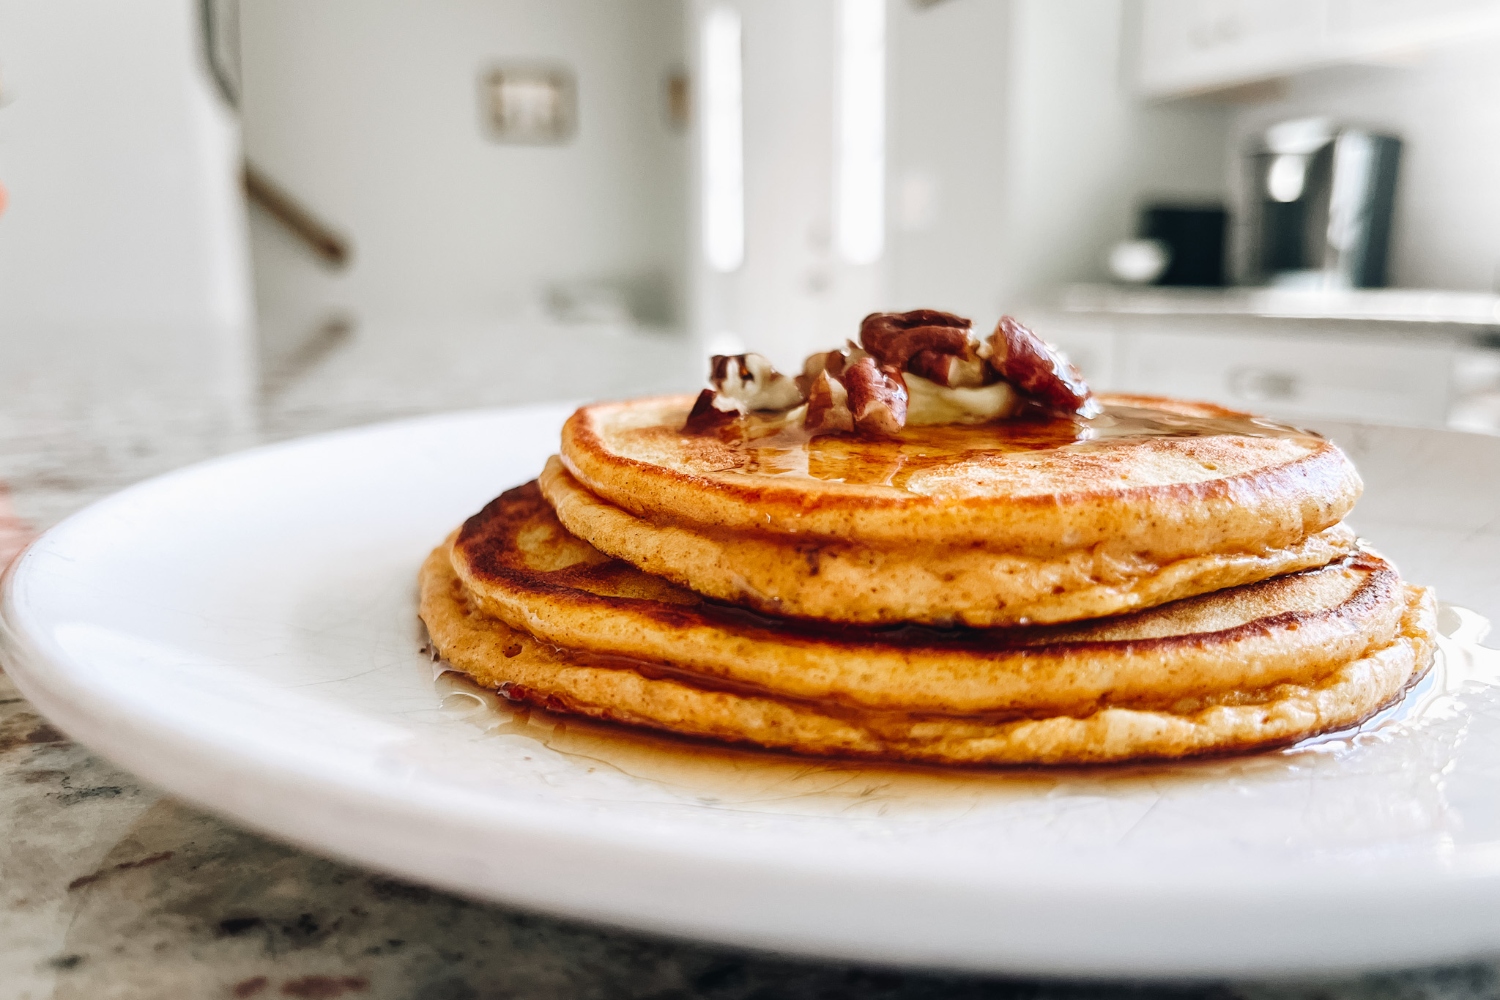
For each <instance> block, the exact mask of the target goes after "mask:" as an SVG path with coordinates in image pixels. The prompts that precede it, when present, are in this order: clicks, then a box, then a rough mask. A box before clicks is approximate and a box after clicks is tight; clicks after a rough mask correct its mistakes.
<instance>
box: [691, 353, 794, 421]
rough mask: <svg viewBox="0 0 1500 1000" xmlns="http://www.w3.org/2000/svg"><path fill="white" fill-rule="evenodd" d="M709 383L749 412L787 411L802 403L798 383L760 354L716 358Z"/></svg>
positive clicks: (710, 371)
mask: <svg viewBox="0 0 1500 1000" xmlns="http://www.w3.org/2000/svg"><path fill="white" fill-rule="evenodd" d="M711 365H712V367H711V368H710V370H709V379H708V380H709V382H711V383H712V384H713V387H714V388H715V389H717V390H719V392H720V393H721V394H722V395H725V396H728V397H729V398H730V399H734V400H738V401H739V402H741V403H743V404H745V406H746V407H747V408H749V409H752V410H789V409H791V408H792V407H794V406H796V405H797V404H798V403H800V402H802V391H801V390H800V389H798V388H797V383H795V382H793V381H792V380H791V379H789V378H787V377H786V376H785V375H783V374H781V373H780V372H779V371H777V370H776V369H775V368H772V367H771V362H769V361H767V360H766V359H765V358H763V357H762V356H761V355H759V354H735V355H731V356H726V355H723V354H715V355H714V357H713V361H712V362H711Z"/></svg>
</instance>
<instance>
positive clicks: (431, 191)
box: [241, 0, 690, 338]
mask: <svg viewBox="0 0 1500 1000" xmlns="http://www.w3.org/2000/svg"><path fill="white" fill-rule="evenodd" d="M241 19H242V22H241V35H242V46H243V58H244V75H245V95H244V101H243V107H244V128H245V143H246V147H247V152H248V155H249V156H250V158H251V159H252V161H253V162H255V163H256V164H257V165H258V166H260V167H261V168H262V169H263V170H264V171H265V172H266V173H267V174H268V175H269V176H270V177H271V178H272V179H273V180H275V181H276V182H278V183H279V184H281V185H282V186H283V187H285V188H286V189H287V190H288V191H290V192H291V193H292V194H294V195H295V196H297V197H298V198H299V199H301V200H302V201H304V202H305V203H306V204H307V205H309V206H310V207H311V208H312V209H314V210H315V211H316V212H317V213H318V214H320V215H321V216H323V217H324V218H325V219H326V220H328V221H329V222H331V223H333V224H334V225H335V226H337V227H339V228H341V229H343V230H344V231H345V232H346V233H347V234H348V235H349V236H350V238H351V239H352V242H353V245H354V250H355V257H354V261H353V264H352V266H351V267H350V268H349V269H348V270H347V271H345V272H342V273H331V272H327V271H325V270H323V269H322V268H321V267H320V266H319V265H318V264H316V263H315V262H313V261H312V260H311V259H310V258H308V257H307V255H306V254H304V253H303V251H301V249H300V248H299V247H298V246H297V245H296V244H295V243H294V242H292V241H291V240H290V239H288V238H287V237H286V236H285V235H284V234H282V233H280V232H279V231H278V230H277V229H276V228H275V226H274V225H273V224H271V223H269V222H268V221H267V220H266V219H265V218H264V217H263V216H260V215H259V213H257V215H256V221H255V228H254V250H255V257H256V268H257V282H258V288H257V294H258V296H259V303H260V306H261V311H262V313H263V319H264V321H265V324H266V326H267V332H268V333H269V334H270V335H271V336H273V337H274V336H278V335H284V336H287V337H292V338H295V337H296V336H301V335H305V333H306V332H307V330H308V329H309V328H310V327H311V326H312V325H315V324H316V322H317V320H318V317H319V316H320V315H321V314H322V313H324V312H326V311H327V310H328V309H330V308H339V309H343V310H347V311H349V312H352V313H353V314H354V315H355V317H356V318H357V319H358V320H359V321H361V323H362V324H369V323H373V324H376V325H379V324H381V323H401V324H413V323H415V324H418V325H422V324H425V325H428V326H431V327H440V326H442V325H443V324H445V323H472V322H475V321H492V320H504V319H514V318H516V317H522V316H526V315H529V314H534V313H535V312H536V311H537V310H538V308H539V306H538V303H539V302H540V301H541V300H542V299H543V298H544V296H545V294H546V292H547V290H548V288H549V287H550V286H553V285H556V284H558V283H567V282H573V281H578V280H584V281H592V280H603V281H609V282H617V283H622V284H624V285H627V286H629V287H630V288H631V289H634V290H636V292H637V293H638V295H639V296H640V297H644V298H650V297H651V296H652V294H654V295H655V298H656V299H657V300H658V301H657V302H656V303H654V304H652V303H648V306H650V308H648V310H647V311H648V312H653V311H654V313H655V314H656V315H655V316H648V318H670V317H669V316H668V315H665V314H672V313H677V312H680V303H679V301H678V300H679V299H680V296H681V292H682V289H681V287H680V285H681V282H680V280H679V275H680V274H681V272H682V268H683V266H684V258H685V255H686V252H687V251H686V245H687V243H686V241H687V215H686V212H687V203H688V198H689V195H688V191H687V184H688V172H687V156H688V152H689V145H690V143H689V140H688V138H687V136H686V135H684V134H681V133H678V132H675V131H673V130H672V128H671V126H670V124H669V123H668V121H667V120H666V110H665V107H666V105H665V90H666V77H667V74H668V73H669V72H670V71H671V70H672V69H674V68H676V67H679V66H680V65H682V63H683V60H684V52H683V32H684V28H683V24H682V12H681V3H680V2H678V0H628V2H625V0H620V2H611V3H597V2H594V0H506V2H494V0H441V2H419V0H382V2H380V3H369V2H367V0H322V2H318V3H308V2H306V0H255V2H253V3H246V4H244V5H243V7H242V10H241ZM505 60H522V61H532V60H540V61H549V62H559V63H562V64H565V65H567V66H569V67H570V68H571V69H572V70H573V71H574V73H575V74H576V78H577V82H578V100H579V116H578V129H577V133H576V135H575V136H574V137H573V139H572V140H571V141H570V142H569V143H567V144H565V145H559V146H519V145H502V144H499V143H496V142H494V141H492V140H491V139H490V138H489V137H488V136H487V135H486V133H485V131H484V130H483V128H482V127H481V120H480V114H479V105H478V80H479V76H480V74H481V72H482V71H483V70H485V69H487V68H488V67H489V66H490V65H491V64H493V63H496V62H503V61H505ZM660 300H665V301H660Z"/></svg>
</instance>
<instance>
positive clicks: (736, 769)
mask: <svg viewBox="0 0 1500 1000" xmlns="http://www.w3.org/2000/svg"><path fill="white" fill-rule="evenodd" d="M1439 623H1440V628H1441V634H1440V635H1439V637H1438V652H1437V655H1436V657H1435V661H1434V664H1433V667H1432V669H1431V670H1430V671H1428V673H1427V675H1426V676H1425V677H1424V678H1423V679H1422V680H1421V681H1420V682H1419V683H1417V684H1415V685H1414V686H1412V687H1411V688H1410V689H1408V691H1407V693H1406V697H1404V698H1403V699H1401V700H1400V701H1399V702H1398V703H1396V704H1394V705H1391V706H1389V707H1387V708H1386V709H1384V710H1383V711H1381V712H1378V713H1376V714H1375V715H1374V716H1372V717H1371V718H1369V719H1367V720H1365V721H1364V722H1363V723H1361V724H1360V725H1359V726H1358V727H1355V728H1353V729H1348V730H1343V731H1340V732H1333V733H1324V734H1321V735H1318V736H1313V737H1309V738H1308V739H1306V740H1303V741H1301V742H1299V743H1297V744H1295V745H1293V746H1290V747H1284V748H1281V749H1278V750H1270V751H1266V752H1261V753H1256V754H1251V755H1248V756H1247V755H1236V756H1231V757H1206V758H1198V759H1192V760H1181V761H1153V762H1137V763H1125V764H1104V765H1097V764H1096V765H1075V766H1070V767H1059V766H1057V765H1050V766H1048V767H1045V768H1043V767H1035V766H1030V767H1028V766H1024V765H1022V766H1010V767H1003V768H996V767H959V768H955V767H951V766H933V765H925V764H909V763H898V762H890V763H886V762H869V761H858V760H843V759H839V758H812V759H809V758H806V757H799V756H797V755H795V754H789V753H784V752H779V751H775V750H764V749H757V748H752V747H745V746H737V745H726V744H717V743H713V742H710V741H706V740H698V739H693V738H691V737H682V736H674V735H671V734H667V733H661V732H657V731H653V730H642V729H634V728H627V727H623V726H619V725H616V724H611V723H605V722H597V721H594V720H591V719H585V718H581V717H578V716H571V715H557V714H554V713H551V712H547V711H545V710H543V709H538V708H533V707H531V706H527V705H518V704H515V703H513V702H509V701H507V700H506V699H505V698H503V697H502V696H500V695H499V694H498V693H497V692H494V691H492V690H490V689H487V688H485V687H483V686H481V685H478V684H476V683H474V682H473V681H472V680H471V679H469V678H468V677H467V676H466V675H464V674H463V673H462V672H460V671H456V670H454V669H453V668H451V667H449V666H447V665H446V664H440V665H439V666H438V667H437V668H436V669H435V670H434V671H433V678H434V686H435V688H436V691H437V694H438V695H439V696H440V697H441V698H442V699H443V703H444V709H445V710H447V711H448V712H450V713H452V714H453V715H455V716H458V717H459V718H461V719H463V720H464V721H465V722H467V723H468V724H470V725H472V726H474V727H476V728H478V729H480V730H481V731H483V732H485V733H486V734H488V735H491V736H495V737H502V738H509V739H518V738H519V739H521V740H523V741H524V744H525V745H527V746H528V747H530V748H532V752H533V753H539V754H547V753H551V754H557V755H558V756H559V757H560V758H562V759H563V760H570V761H572V762H573V764H574V766H579V767H583V768H586V769H591V768H594V767H605V768H608V769H609V770H610V771H612V772H615V773H618V774H621V775H624V776H627V777H628V778H631V779H634V780H636V781H639V782H643V783H647V784H649V785H655V786H657V787H660V788H663V789H667V790H670V791H673V792H677V793H680V794H682V795H683V796H684V797H686V798H688V799H690V800H691V801H693V802H695V803H696V804H701V805H705V806H708V807H712V808H733V809H736V810H746V809H750V810H755V811H767V812H775V813H781V812H786V811H792V812H809V813H818V814H827V815H831V816H837V817H839V818H841V819H847V818H849V817H851V816H859V815H864V814H866V813H870V814H877V815H881V816H888V815H893V814H894V815H911V816H915V817H919V818H921V819H923V820H928V821H930V820H933V819H936V818H939V817H943V818H948V817H951V816H964V815H968V814H969V813H970V812H971V811H972V810H974V809H975V808H977V807H979V806H981V805H986V804H989V805H1000V804H1003V803H1005V802H1008V801H1011V800H1013V799H1024V798H1025V797H1028V796H1033V795H1038V794H1053V795H1059V794H1076V795H1085V796H1090V797H1091V798H1092V799H1097V798H1098V797H1099V796H1123V795H1128V794H1132V793H1135V792H1140V791H1142V790H1145V791H1148V792H1152V793H1153V794H1154V793H1158V792H1161V791H1163V790H1164V789H1165V788H1167V787H1169V784H1168V783H1176V782H1182V783H1185V784H1190V785H1199V784H1205V785H1206V784H1208V783H1223V782H1226V781H1230V782H1235V783H1238V784H1240V785H1241V786H1242V787H1244V788H1247V789H1248V788H1249V787H1251V785H1254V786H1259V785H1261V784H1265V783H1272V782H1278V781H1286V780H1305V776H1306V774H1307V773H1308V769H1309V768H1315V767H1319V766H1321V765H1322V764H1324V763H1325V762H1326V763H1329V764H1333V763H1336V762H1337V761H1340V760H1342V759H1344V758H1346V757H1349V756H1352V755H1363V756H1364V757H1365V758H1366V759H1367V760H1371V763H1370V764H1369V765H1368V766H1375V765H1374V763H1373V759H1372V757H1373V755H1376V754H1379V755H1383V756H1386V755H1388V756H1389V758H1390V763H1389V764H1388V765H1387V766H1389V767H1391V768H1400V769H1402V770H1411V769H1414V768H1415V769H1429V768H1430V769H1431V770H1432V782H1431V786H1432V787H1433V788H1439V787H1440V786H1441V784H1442V783H1441V781H1440V780H1439V779H1440V777H1441V771H1442V769H1443V768H1445V767H1447V766H1451V755H1450V754H1447V753H1443V752H1435V748H1434V747H1433V746H1432V745H1431V741H1438V742H1439V743H1440V744H1441V743H1446V742H1448V741H1450V740H1452V741H1461V740H1462V739H1463V735H1464V733H1465V732H1466V731H1467V727H1464V726H1451V725H1450V726H1448V727H1447V728H1451V729H1452V730H1453V733H1452V734H1446V733H1444V732H1442V730H1441V728H1440V727H1443V725H1444V723H1445V722H1448V721H1449V720H1456V719H1461V718H1462V717H1463V716H1465V715H1467V714H1469V713H1470V712H1472V711H1474V703H1475V702H1476V701H1479V702H1489V701H1493V700H1494V699H1495V698H1497V697H1500V651H1497V650H1494V649H1489V648H1486V647H1483V646H1481V645H1479V640H1480V639H1481V638H1483V636H1484V635H1485V634H1486V633H1487V632H1488V631H1489V623H1488V621H1486V620H1485V619H1484V618H1483V617H1482V616H1481V615H1479V614H1477V613H1476V612H1473V611H1469V610H1467V609H1464V608H1459V607H1455V606H1453V605H1448V604H1444V605H1442V610H1441V612H1440V617H1439ZM1424 730H1436V731H1434V732H1433V734H1432V735H1431V736H1428V737H1427V738H1426V739H1425V740H1417V741H1414V740H1413V738H1412V737H1413V736H1414V735H1415V734H1417V733H1422V732H1423V731H1424ZM531 759H532V758H531V757H527V760H528V761H529V760H531ZM1247 783H1248V784H1247ZM1414 784H1415V782H1414ZM945 805H947V806H952V808H951V810H950V809H945V808H943V807H944V806H945ZM934 810H937V811H936V812H935V811H934Z"/></svg>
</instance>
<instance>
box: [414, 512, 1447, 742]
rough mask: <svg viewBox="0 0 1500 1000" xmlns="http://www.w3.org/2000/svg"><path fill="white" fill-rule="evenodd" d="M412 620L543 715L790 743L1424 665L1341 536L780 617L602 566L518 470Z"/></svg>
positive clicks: (1286, 728) (1216, 724)
mask: <svg viewBox="0 0 1500 1000" xmlns="http://www.w3.org/2000/svg"><path fill="white" fill-rule="evenodd" d="M421 614H422V617H423V620H424V621H425V622H426V623H427V626H428V630H429V632H430V633H431V635H432V639H433V641H434V643H435V644H436V646H437V648H438V650H439V651H440V652H441V653H442V655H443V656H444V657H445V658H446V659H447V660H448V661H449V662H450V663H451V664H452V665H453V666H455V667H456V668H458V669H460V670H463V671H465V672H466V673H468V674H470V675H471V676H473V677H474V678H475V679H476V680H477V681H478V682H480V683H482V684H485V685H487V686H491V687H495V688H499V689H501V690H502V691H504V692H505V693H507V694H508V695H509V696H510V697H512V698H515V699H518V700H524V701H528V702H532V703H534V704H538V705H542V706H545V707H548V708H551V709H554V710H559V711H567V712H575V713H579V714H583V715H589V716H593V717H596V718H603V719H614V720H617V721H622V722H628V723H633V724H639V725H647V726H652V727H655V728H659V729H665V730H669V731H673V732H678V733H683V734H687V735H693V736H703V737H709V738H714V739H720V740H730V741H735V742H744V743H753V744H759V745H762V746H768V747H777V748H782V749H789V750H795V751H799V752H805V753H816V754H836V755H855V756H874V757H885V758H893V759H907V760H926V761H945V762H962V763H1062V762H1089V761H1113V760H1125V759H1138V758H1148V757H1180V756H1187V755H1194V754H1205V753H1221V752H1228V751H1232V750H1245V749H1252V748H1256V747H1263V746H1273V745H1280V744H1286V743H1290V742H1295V741H1297V740H1300V739H1302V738H1305V737H1306V736H1309V735H1312V734H1315V733H1318V732H1326V731H1329V730H1335V729H1341V728H1346V727H1348V726H1351V725H1354V724H1355V723H1357V722H1359V721H1360V720H1362V719H1364V718H1366V717H1367V716H1368V715H1370V714H1371V713H1373V712H1375V711H1377V710H1378V709H1379V708H1381V707H1382V706H1384V705H1385V704H1388V703H1389V702H1391V701H1393V700H1394V699H1396V698H1398V697H1399V696H1400V694H1401V693H1402V692H1403V691H1404V690H1405V689H1406V687H1407V686H1408V685H1409V684H1410V683H1411V682H1413V681H1414V680H1415V679H1416V678H1417V677H1419V676H1420V675H1421V673H1422V672H1423V671H1425V669H1426V667H1427V665H1428V663H1429V662H1430V659H1431V650H1432V638H1431V636H1432V620H1433V605H1432V600H1431V597H1430V595H1428V594H1427V593H1426V592H1425V591H1422V590H1419V589H1416V588H1410V587H1406V586H1404V585H1402V584H1401V582H1400V580H1399V578H1398V577H1397V575H1396V573H1395V571H1394V570H1393V569H1392V568H1391V567H1390V566H1389V565H1388V564H1387V563H1385V562H1384V560H1382V559H1380V558H1379V557H1378V556H1375V555H1374V554H1372V553H1368V552H1361V553H1359V554H1357V555H1355V556H1353V557H1350V558H1348V559H1344V560H1341V561H1340V562H1339V563H1337V564H1336V565H1332V566H1329V567H1327V568H1324V569H1321V570H1315V571H1309V572H1305V573H1300V574H1296V575H1294V576H1289V577H1283V578H1281V579H1277V580H1273V581H1268V582H1265V583H1260V584H1255V585H1252V586H1247V587H1241V588H1238V589H1235V590H1230V591H1224V592H1220V593H1216V594H1213V595H1209V596H1205V597H1200V598H1196V599H1194V600H1190V601H1182V602H1178V603H1176V604H1173V605H1169V606H1166V607H1162V608H1158V609H1155V610H1153V611H1149V612H1144V613H1140V614H1136V615H1130V616H1124V617H1121V618H1116V619H1111V620H1108V621H1103V622H1090V623H1085V624H1081V625H1077V626H1071V627H1045V628H1044V627H1032V628H1016V629H993V630H973V629H931V628H921V627H902V628H860V627H848V626H844V627H840V626H819V625H815V624H812V623H790V622H782V621H777V620H773V619H767V618H765V617H763V616H760V615H756V614H754V613H751V612H746V611H743V610H741V609H736V608H731V607H727V606H724V605H721V604H718V603H716V602H712V601H706V600H704V599H703V598H701V597H700V596H698V595H697V594H694V593H692V592H691V591H687V590H684V589H682V588H679V587H676V586H674V585H672V584H670V583H668V582H666V581H664V580H661V579H659V578H656V577H652V576H649V575H647V574H644V573H641V572H640V571H639V570H637V569H635V568H634V567H632V566H630V565H628V564H626V563H623V562H621V561H619V560H615V559H611V558H609V557H608V556H606V555H604V554H603V553H600V552H599V551H597V550H596V549H594V548H593V547H592V546H589V545H588V544H587V543H585V542H583V541H581V540H579V539H577V538H574V537H572V536H570V535H568V533H567V532H566V531H565V530H564V529H563V528H562V526H561V524H559V523H558V521H557V520H556V519H555V517H554V516H553V515H552V512H551V510H550V508H549V507H548V505H547V504H546V503H545V502H544V500H543V499H542V497H541V495H540V492H539V490H538V489H537V487H536V486H535V484H527V485H526V486H523V487H519V488H517V489H515V490H512V491H510V492H508V493H506V494H504V495H502V496H501V497H500V498H498V499H497V500H496V501H494V502H493V503H491V504H490V505H489V506H488V507H486V508H485V510H484V511H482V512H480V513H479V514H478V515H476V516H475V517H474V518H471V519H470V520H469V521H468V522H466V524H465V525H464V527H463V529H462V530H461V531H460V532H459V533H457V534H456V536H455V538H454V539H451V540H450V542H449V543H445V544H444V545H443V546H441V547H440V548H439V549H438V550H437V551H435V552H434V553H433V555H432V557H431V558H430V559H429V560H428V562H427V564H426V565H425V566H424V569H423V574H422V602H421Z"/></svg>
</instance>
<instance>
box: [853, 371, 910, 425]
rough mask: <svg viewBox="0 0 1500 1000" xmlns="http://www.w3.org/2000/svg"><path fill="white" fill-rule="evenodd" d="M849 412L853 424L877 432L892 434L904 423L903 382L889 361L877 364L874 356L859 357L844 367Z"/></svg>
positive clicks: (904, 399)
mask: <svg viewBox="0 0 1500 1000" xmlns="http://www.w3.org/2000/svg"><path fill="white" fill-rule="evenodd" d="M842 381H843V383H844V388H845V389H847V390H848V391H849V412H850V413H852V414H853V415H854V426H855V427H857V428H859V429H860V430H862V431H868V432H872V433H876V434H895V433H896V432H897V431H899V430H900V429H901V428H902V427H904V426H905V425H906V403H907V393H906V383H905V382H903V381H902V379H901V372H900V371H898V370H897V369H896V368H894V367H892V366H890V365H882V366H880V367H878V368H877V367H876V365H875V359H874V358H860V359H859V360H858V361H856V362H854V363H853V364H852V365H850V366H849V367H848V368H846V369H844V376H843V379H842Z"/></svg>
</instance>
